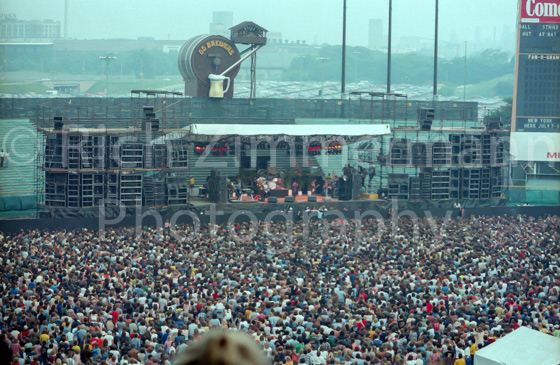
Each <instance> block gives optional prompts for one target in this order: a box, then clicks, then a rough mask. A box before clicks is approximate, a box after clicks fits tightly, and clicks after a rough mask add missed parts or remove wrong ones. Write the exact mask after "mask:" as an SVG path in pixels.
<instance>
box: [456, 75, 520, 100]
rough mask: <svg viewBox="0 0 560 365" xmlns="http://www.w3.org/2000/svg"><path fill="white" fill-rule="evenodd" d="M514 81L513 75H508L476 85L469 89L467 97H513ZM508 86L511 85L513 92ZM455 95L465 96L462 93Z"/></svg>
mask: <svg viewBox="0 0 560 365" xmlns="http://www.w3.org/2000/svg"><path fill="white" fill-rule="evenodd" d="M514 79H515V77H514V75H513V74H508V75H503V76H500V77H497V78H495V79H491V80H487V81H484V82H481V83H478V84H475V85H471V86H470V87H467V97H475V96H484V97H494V96H496V95H497V96H502V97H504V96H511V95H513V82H514ZM508 85H511V90H509V89H508V87H507V86H508ZM459 94H460V95H459ZM455 95H456V96H461V95H463V94H462V91H461V92H456V93H455Z"/></svg>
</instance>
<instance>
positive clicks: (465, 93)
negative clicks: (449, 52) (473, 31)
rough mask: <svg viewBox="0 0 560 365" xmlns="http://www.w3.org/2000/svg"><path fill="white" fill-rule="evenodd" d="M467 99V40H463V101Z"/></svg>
mask: <svg viewBox="0 0 560 365" xmlns="http://www.w3.org/2000/svg"><path fill="white" fill-rule="evenodd" d="M466 100H467V41H465V74H464V78H463V103H464V102H465V101H466Z"/></svg>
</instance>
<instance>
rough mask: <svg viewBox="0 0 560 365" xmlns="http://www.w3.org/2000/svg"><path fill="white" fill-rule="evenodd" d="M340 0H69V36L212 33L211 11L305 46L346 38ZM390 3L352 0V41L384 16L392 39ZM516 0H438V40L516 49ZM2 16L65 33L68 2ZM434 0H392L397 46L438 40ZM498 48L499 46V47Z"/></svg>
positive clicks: (19, 6)
mask: <svg viewBox="0 0 560 365" xmlns="http://www.w3.org/2000/svg"><path fill="white" fill-rule="evenodd" d="M342 4H343V1H342V0H340V1H334V0H327V1H319V0H307V1H305V2H302V1H296V0H284V1H282V2H281V3H280V2H276V1H265V2H262V3H259V4H258V5H255V2H252V1H251V2H249V1H248V0H237V1H235V2H233V1H225V0H211V1H207V2H205V3H199V2H196V3H195V2H194V1H180V0H162V1H157V2H155V1H148V0H137V1H134V2H133V1H131V0H95V1H94V0H69V22H68V23H69V24H68V25H69V29H68V34H69V37H70V38H76V39H109V38H128V39H136V38H138V37H154V38H155V39H173V40H183V39H188V38H190V37H192V36H195V35H198V34H204V33H208V30H209V24H210V22H211V21H212V12H214V11H231V12H233V24H237V23H240V22H242V21H245V20H251V21H254V22H255V23H257V24H259V25H261V26H262V27H264V28H266V29H268V30H269V31H271V32H281V33H282V38H284V39H288V40H292V41H296V40H305V41H306V42H307V43H308V44H323V43H327V44H332V45H337V44H341V43H342ZM388 4H389V1H388V0H376V1H367V0H348V1H347V44H348V45H349V46H364V47H367V45H368V33H367V32H368V20H369V19H382V20H383V34H384V38H386V36H387V24H388V8H389V5H388ZM517 5H518V0H493V1H483V0H470V1H466V0H455V1H451V0H440V1H439V37H440V40H441V41H442V42H445V41H449V42H458V43H459V42H464V41H468V42H469V43H470V45H471V46H472V47H473V49H477V48H478V49H486V48H502V49H511V50H513V49H514V47H515V44H514V42H515V38H514V34H515V33H514V32H515V29H516V16H517ZM0 7H1V11H0V12H1V13H7V14H15V15H16V17H17V18H18V19H25V20H31V19H52V20H59V21H60V22H61V34H62V35H63V34H64V0H0ZM434 12H435V0H433V1H429V2H427V1H422V2H419V1H414V0H394V1H393V45H396V43H397V42H399V40H400V39H401V38H402V37H421V38H425V39H432V40H433V38H434ZM496 46H498V47H496Z"/></svg>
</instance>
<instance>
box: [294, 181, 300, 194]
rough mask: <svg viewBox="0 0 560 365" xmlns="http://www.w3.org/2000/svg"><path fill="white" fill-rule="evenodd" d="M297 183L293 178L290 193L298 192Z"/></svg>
mask: <svg viewBox="0 0 560 365" xmlns="http://www.w3.org/2000/svg"><path fill="white" fill-rule="evenodd" d="M298 186H299V185H298V183H297V181H296V180H294V182H293V183H292V195H293V196H296V195H297V192H298Z"/></svg>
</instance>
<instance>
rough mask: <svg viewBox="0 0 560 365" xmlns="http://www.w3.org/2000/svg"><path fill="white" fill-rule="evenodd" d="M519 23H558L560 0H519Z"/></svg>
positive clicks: (559, 21) (559, 20)
mask: <svg viewBox="0 0 560 365" xmlns="http://www.w3.org/2000/svg"><path fill="white" fill-rule="evenodd" d="M521 23H548V24H551V23H552V24H558V23H560V0H521Z"/></svg>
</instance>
